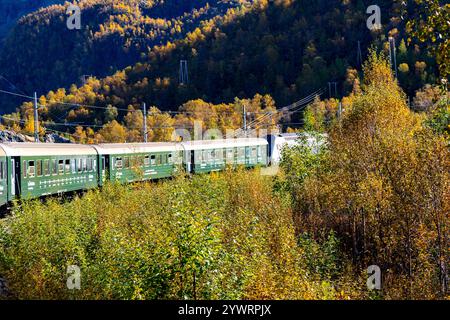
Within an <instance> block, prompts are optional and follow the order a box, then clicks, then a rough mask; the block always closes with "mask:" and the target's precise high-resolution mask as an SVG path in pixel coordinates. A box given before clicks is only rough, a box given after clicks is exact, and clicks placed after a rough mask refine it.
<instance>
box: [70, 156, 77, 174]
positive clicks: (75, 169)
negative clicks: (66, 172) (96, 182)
mask: <svg viewBox="0 0 450 320" xmlns="http://www.w3.org/2000/svg"><path fill="white" fill-rule="evenodd" d="M76 161H77V159H70V168H71V169H72V173H73V174H75V173H77V168H76Z"/></svg>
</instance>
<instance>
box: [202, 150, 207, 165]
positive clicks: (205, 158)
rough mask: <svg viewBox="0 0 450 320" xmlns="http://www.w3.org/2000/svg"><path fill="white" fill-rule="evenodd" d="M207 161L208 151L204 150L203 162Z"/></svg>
mask: <svg viewBox="0 0 450 320" xmlns="http://www.w3.org/2000/svg"><path fill="white" fill-rule="evenodd" d="M206 160H208V159H207V156H206V150H203V151H202V162H206Z"/></svg>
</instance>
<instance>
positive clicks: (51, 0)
mask: <svg viewBox="0 0 450 320" xmlns="http://www.w3.org/2000/svg"><path fill="white" fill-rule="evenodd" d="M63 2H64V0H0V47H1V46H2V45H3V39H4V37H5V36H6V35H7V33H8V32H9V31H10V30H11V28H12V27H14V25H15V23H16V21H17V20H18V19H19V18H20V17H22V16H23V15H26V14H28V13H30V12H32V11H34V10H36V9H38V8H41V7H45V6H49V5H52V4H56V3H63Z"/></svg>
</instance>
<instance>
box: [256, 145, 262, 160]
mask: <svg viewBox="0 0 450 320" xmlns="http://www.w3.org/2000/svg"><path fill="white" fill-rule="evenodd" d="M257 156H258V158H259V157H261V146H258V151H257Z"/></svg>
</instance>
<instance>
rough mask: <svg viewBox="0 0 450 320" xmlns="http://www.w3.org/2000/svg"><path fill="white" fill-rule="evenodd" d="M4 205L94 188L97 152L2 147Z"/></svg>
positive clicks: (62, 146)
mask: <svg viewBox="0 0 450 320" xmlns="http://www.w3.org/2000/svg"><path fill="white" fill-rule="evenodd" d="M0 149H1V150H2V152H3V153H4V154H5V156H6V169H7V174H6V180H7V185H8V186H9V187H8V190H7V198H8V201H11V200H13V199H14V198H15V197H16V195H20V197H21V198H23V199H30V198H38V197H41V196H45V195H50V194H59V193H65V192H70V191H76V190H85V189H91V188H95V187H97V186H98V173H97V152H96V151H95V149H94V148H92V147H90V146H86V145H76V144H40V143H2V144H0Z"/></svg>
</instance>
